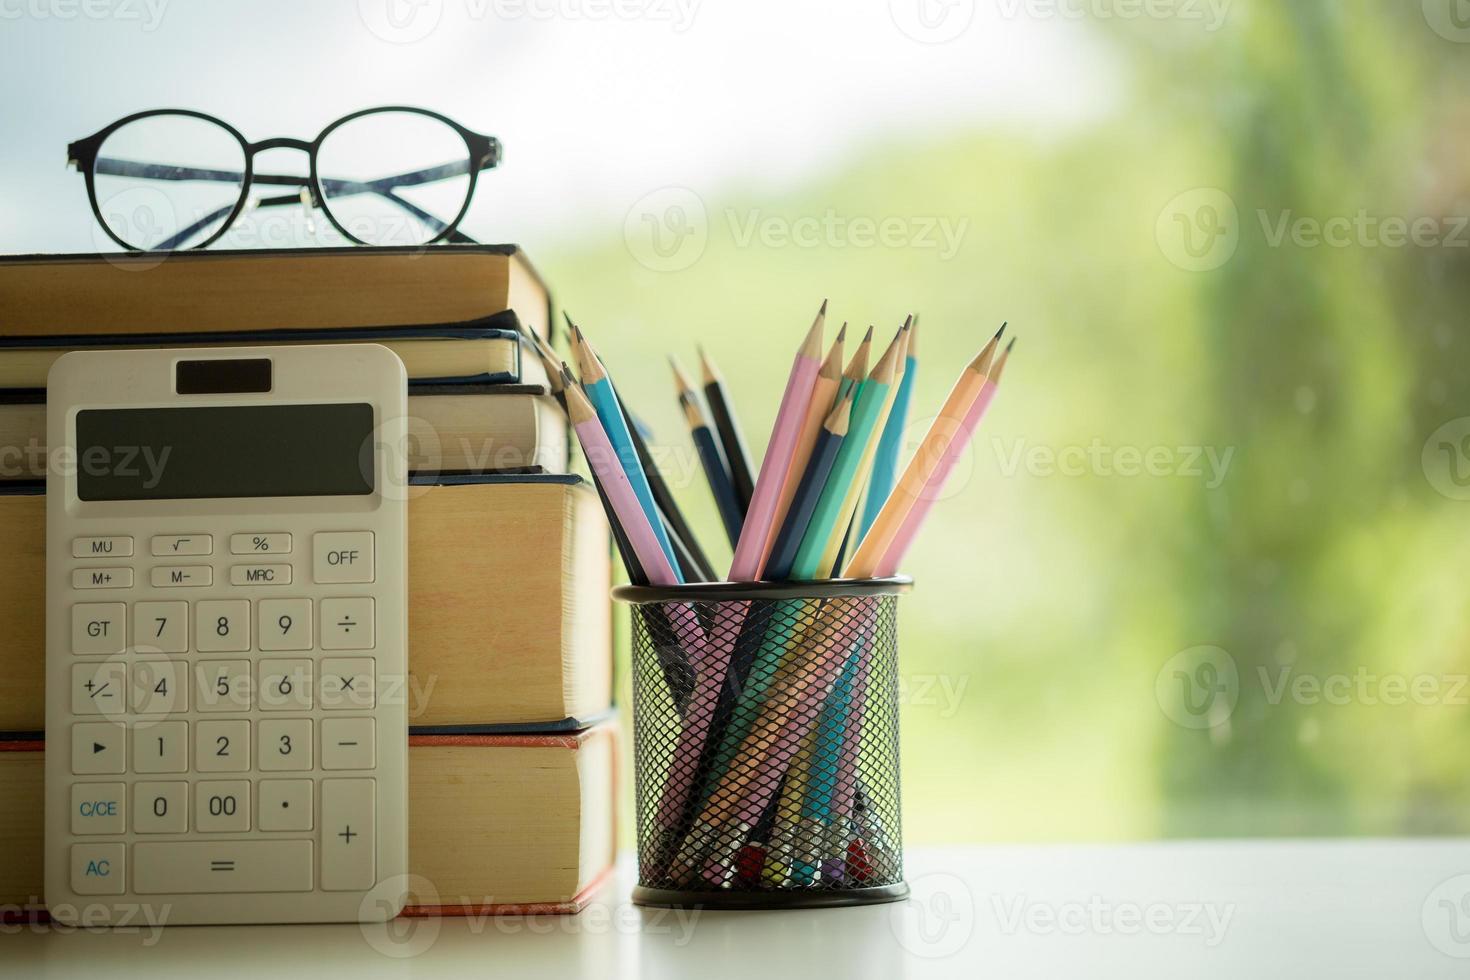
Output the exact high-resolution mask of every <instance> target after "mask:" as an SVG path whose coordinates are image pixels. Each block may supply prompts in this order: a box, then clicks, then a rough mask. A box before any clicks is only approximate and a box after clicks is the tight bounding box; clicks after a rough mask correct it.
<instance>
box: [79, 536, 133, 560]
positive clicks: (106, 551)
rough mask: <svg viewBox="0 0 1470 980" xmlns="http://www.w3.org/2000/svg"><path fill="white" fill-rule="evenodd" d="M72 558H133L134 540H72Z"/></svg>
mask: <svg viewBox="0 0 1470 980" xmlns="http://www.w3.org/2000/svg"><path fill="white" fill-rule="evenodd" d="M71 556H72V557H73V558H131V557H132V556H133V539H132V538H128V537H113V538H72V539H71Z"/></svg>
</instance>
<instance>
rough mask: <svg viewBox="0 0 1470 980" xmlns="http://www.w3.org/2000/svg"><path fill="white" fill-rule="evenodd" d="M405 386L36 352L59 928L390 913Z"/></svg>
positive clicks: (251, 364) (225, 362)
mask: <svg viewBox="0 0 1470 980" xmlns="http://www.w3.org/2000/svg"><path fill="white" fill-rule="evenodd" d="M406 396H407V380H406V376H405V372H404V368H403V363H402V362H401V361H400V360H399V359H398V357H397V356H396V355H395V354H394V353H393V352H391V351H389V350H388V349H386V348H384V347H380V346H377V345H373V344H351V345H332V346H306V345H302V346H277V347H248V348H223V349H222V348H210V349H202V350H156V349H151V350H124V351H82V352H75V353H69V354H66V355H64V356H62V357H61V358H59V359H58V360H57V361H56V363H55V366H54V367H53V368H52V371H51V374H50V377H49V379H48V383H47V396H46V408H47V429H48V438H49V440H50V442H49V446H50V453H51V459H50V465H49V466H48V470H47V472H48V475H47V481H46V823H45V826H46V843H45V852H46V853H45V866H46V871H45V877H46V901H47V905H48V907H49V910H50V914H51V915H52V917H53V918H55V919H57V920H58V921H60V922H64V923H76V924H88V925H103V924H113V925H117V924H124V923H129V922H132V923H137V922H142V921H150V922H159V921H162V922H165V923H168V924H175V923H250V922H343V921H378V920H383V919H387V918H391V917H393V916H395V915H397V914H398V912H399V911H400V910H401V908H402V906H403V903H404V899H405V891H406V889H405V887H404V882H405V881H406V880H407V879H406V875H407V870H408V869H407V851H408V815H407V811H408V806H407V790H408V787H407V751H408V727H407V726H408V720H407V698H406V697H405V696H404V687H405V685H406V679H407V676H408V665H407V612H406V604H407V587H406V574H407V569H406V555H407V552H406V541H407V535H408V526H407V517H406V515H407V500H406V490H407V473H406V467H407V463H406V459H407V456H406V452H405V448H406V447H405V440H406V438H407V436H406V425H407V420H406V400H407V398H406ZM145 917H147V918H146V919H145Z"/></svg>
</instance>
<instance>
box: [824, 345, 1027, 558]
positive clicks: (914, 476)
mask: <svg viewBox="0 0 1470 980" xmlns="http://www.w3.org/2000/svg"><path fill="white" fill-rule="evenodd" d="M1005 329H1006V328H1005V324H1001V328H1000V330H998V331H996V333H995V336H994V337H992V338H991V339H990V341H989V343H987V344H986V345H985V346H984V348H982V349H981V351H980V353H979V354H977V355H976V356H975V359H974V360H973V361H971V362H970V363H969V364H968V365H966V366H965V369H964V370H963V371H961V372H960V377H959V380H958V381H956V382H955V385H954V387H953V388H952V389H951V390H950V393H949V397H948V398H946V399H945V401H944V405H943V406H941V407H940V409H939V413H938V414H937V415H936V416H935V417H934V422H933V423H932V424H931V425H930V426H929V431H928V432H926V433H925V434H924V439H923V441H922V442H921V443H920V444H919V448H918V451H917V452H915V453H914V456H913V458H912V459H910V460H909V463H908V466H906V467H905V468H904V471H903V475H902V476H901V477H899V480H898V485H897V486H896V487H894V489H893V492H892V493H891V494H889V495H888V499H887V500H885V501H884V502H883V506H882V508H880V509H879V511H878V517H877V519H875V520H874V521H873V526H872V527H871V528H869V529H868V533H867V534H865V535H863V539H862V541H861V543H859V544H858V548H857V551H855V552H854V553H853V556H852V558H850V559H849V560H848V562H847V566H846V567H845V568H844V569H843V574H844V575H845V576H851V577H857V578H867V577H870V576H871V575H872V574H873V572H874V570H875V569H876V568H877V567H878V563H879V562H880V561H881V560H882V559H883V556H884V555H885V554H887V553H888V549H889V547H890V546H891V545H892V544H893V540H894V538H895V537H896V536H897V534H898V530H899V528H900V527H901V526H902V525H903V522H904V518H905V517H907V515H908V513H909V511H910V510H912V509H913V507H914V504H915V503H917V502H918V501H919V500H920V499H921V497H922V495H923V493H924V487H925V486H926V484H927V483H928V482H929V478H930V477H931V476H933V474H934V472H935V470H937V469H938V468H939V467H940V466H941V465H942V464H943V462H944V457H945V454H946V452H947V448H948V447H949V446H951V445H954V444H955V437H956V435H957V434H958V433H959V432H960V430H961V429H962V428H963V427H964V424H965V420H966V417H967V416H968V414H969V412H970V409H971V408H973V407H974V405H975V401H976V399H978V398H980V397H981V392H982V391H983V389H984V387H985V381H986V378H987V376H988V374H989V371H990V364H991V361H992V360H993V359H994V358H995V348H996V345H997V344H999V343H1000V338H1001V335H1002V334H1003V333H1005Z"/></svg>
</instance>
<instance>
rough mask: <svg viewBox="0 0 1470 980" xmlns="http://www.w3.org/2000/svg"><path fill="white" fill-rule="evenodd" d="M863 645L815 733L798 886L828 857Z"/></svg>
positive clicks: (794, 869)
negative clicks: (839, 771) (844, 741)
mask: <svg viewBox="0 0 1470 980" xmlns="http://www.w3.org/2000/svg"><path fill="white" fill-rule="evenodd" d="M862 643H863V640H862V638H859V639H858V641H857V644H855V645H854V646H853V649H852V653H851V654H849V656H848V659H847V663H846V664H845V665H844V666H843V668H842V673H841V675H840V676H839V677H838V679H837V684H836V686H835V687H833V688H832V693H831V694H830V695H828V697H827V701H826V703H825V704H824V705H823V706H822V713H821V714H820V715H819V716H818V717H817V724H816V727H815V728H814V729H813V737H814V745H813V750H812V756H811V761H810V763H809V765H810V768H811V776H810V777H809V779H808V781H807V786H806V792H805V798H804V799H803V800H802V804H801V823H800V828H801V832H800V833H799V834H798V837H799V838H800V840H801V841H802V843H803V845H804V847H803V849H802V853H801V854H799V855H797V857H796V860H795V861H793V862H792V866H791V876H792V878H793V880H794V881H795V882H796V884H798V885H804V884H809V883H811V882H813V881H814V880H815V879H816V878H817V875H818V872H819V871H820V870H821V867H822V862H823V859H824V858H826V857H827V856H828V854H827V845H828V843H829V840H828V838H829V836H830V834H829V826H830V824H831V819H832V801H833V795H834V793H835V792H836V788H837V774H838V766H839V756H840V755H841V754H842V747H843V734H844V730H845V729H846V727H847V719H848V717H849V715H850V714H851V711H852V690H853V686H854V683H855V680H856V677H857V670H858V661H859V659H860V658H861V651H860V647H861V645H862ZM793 764H795V763H793ZM788 778H789V772H788Z"/></svg>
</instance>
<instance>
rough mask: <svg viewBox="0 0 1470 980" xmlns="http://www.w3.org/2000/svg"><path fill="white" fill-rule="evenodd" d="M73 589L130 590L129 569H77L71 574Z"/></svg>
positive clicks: (131, 574) (130, 575) (131, 572)
mask: <svg viewBox="0 0 1470 980" xmlns="http://www.w3.org/2000/svg"><path fill="white" fill-rule="evenodd" d="M71 587H72V588H74V589H131V588H132V587H133V570H132V569H131V568H78V569H75V570H73V571H72V573H71Z"/></svg>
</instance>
